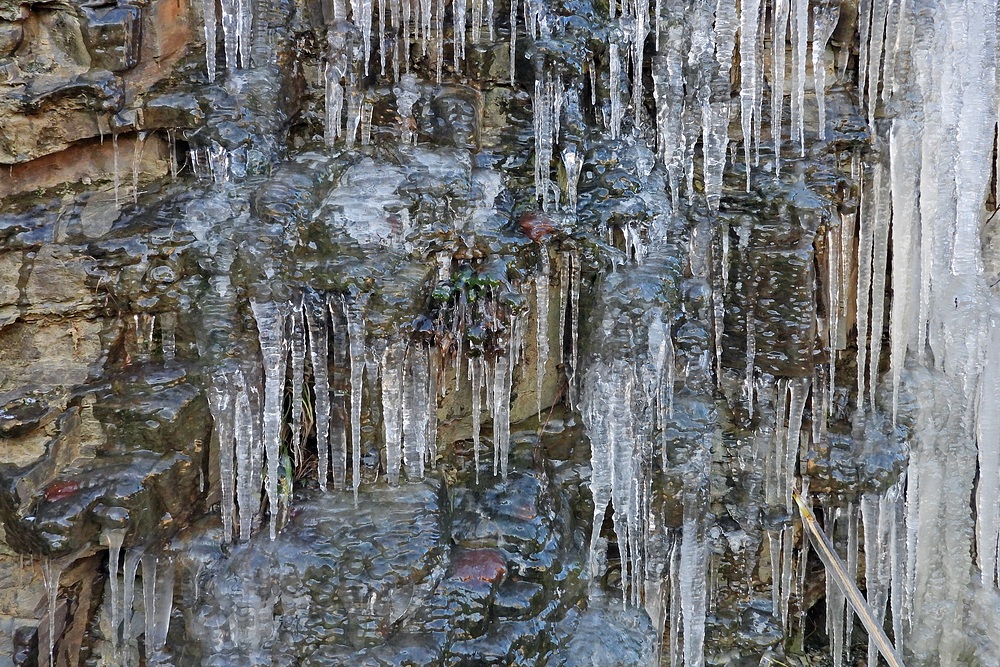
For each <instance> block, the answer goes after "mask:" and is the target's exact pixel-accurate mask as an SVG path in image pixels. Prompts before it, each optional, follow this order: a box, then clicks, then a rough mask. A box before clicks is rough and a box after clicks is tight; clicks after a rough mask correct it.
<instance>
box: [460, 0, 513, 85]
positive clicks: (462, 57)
mask: <svg viewBox="0 0 1000 667" xmlns="http://www.w3.org/2000/svg"><path fill="white" fill-rule="evenodd" d="M465 8H466V0H454V1H453V2H452V7H451V11H452V14H453V18H454V20H455V31H454V41H455V46H454V50H455V70H456V71H459V70H460V67H461V62H462V61H463V60H465ZM511 11H512V12H516V11H517V1H516V0H515V1H514V2H512V3H511ZM513 26H514V24H513V23H511V34H512V35H513V33H514V27H513ZM511 41H513V37H512V40H511ZM511 62H513V60H512V61H511Z"/></svg>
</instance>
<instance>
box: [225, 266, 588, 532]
mask: <svg viewBox="0 0 1000 667" xmlns="http://www.w3.org/2000/svg"><path fill="white" fill-rule="evenodd" d="M541 257H542V259H541V262H542V270H541V272H540V273H539V275H538V277H537V279H536V280H535V281H534V290H533V291H534V292H535V304H536V308H535V312H536V313H537V314H538V315H537V317H536V327H535V333H536V347H537V350H538V354H537V363H538V369H537V372H538V374H539V377H540V378H541V377H543V376H544V373H545V372H546V368H547V367H548V365H549V363H550V353H549V348H550V340H551V337H552V333H553V332H552V331H551V330H550V327H549V312H550V305H549V302H550V295H549V282H550V280H551V278H552V269H551V268H550V263H551V259H550V257H549V250H548V249H547V248H544V247H543V250H542V252H541ZM557 258H558V264H557V267H558V269H557V270H558V274H557V277H558V281H559V285H560V291H559V293H558V296H559V301H558V307H559V309H560V311H559V324H558V327H559V329H558V331H559V332H560V334H561V332H563V331H565V330H566V324H567V317H569V318H571V321H570V324H571V331H572V332H573V335H572V337H571V345H570V349H571V354H572V355H573V359H565V360H564V359H563V358H562V351H563V345H562V342H561V335H560V336H559V338H558V340H559V344H558V345H557V346H556V349H557V359H556V361H557V363H559V364H563V365H564V366H565V367H566V368H567V372H568V373H570V374H571V383H572V369H575V368H576V365H577V363H576V360H575V359H576V354H577V338H576V334H575V332H576V331H577V329H578V326H579V314H578V308H579V289H580V275H579V272H580V262H579V259H578V258H577V257H576V256H575V253H572V252H563V253H559V254H558V255H557ZM449 265H450V263H449ZM449 270H450V269H449ZM251 307H252V310H253V314H254V318H255V320H256V323H257V329H258V334H259V343H260V352H261V362H262V366H261V367H262V368H263V383H261V382H260V381H259V379H256V380H255V378H259V374H258V373H256V372H254V370H253V369H241V368H240V367H238V366H233V365H226V366H224V367H222V368H220V369H219V370H217V371H216V373H215V374H214V375H213V377H212V383H211V387H210V388H209V406H210V409H211V412H212V416H213V419H214V422H215V437H216V439H217V441H218V448H219V450H218V451H219V472H220V480H221V493H222V521H223V536H224V538H225V539H226V540H227V541H231V540H232V539H233V536H234V535H237V534H238V535H239V536H240V538H241V539H249V537H250V535H251V531H252V528H253V523H254V517H255V516H256V515H257V514H258V512H259V511H260V505H261V489H262V488H263V489H264V495H265V496H266V498H267V500H268V506H269V508H270V534H271V537H272V539H273V538H274V537H275V535H276V533H277V528H278V525H277V523H278V516H279V509H280V508H281V506H282V502H283V500H282V499H281V498H279V496H281V495H282V494H284V497H285V498H287V495H288V494H290V492H291V488H290V484H291V480H290V479H288V476H289V475H290V474H291V472H290V470H291V467H292V466H293V465H294V466H297V465H298V464H299V462H300V458H301V457H302V452H303V448H304V443H305V440H306V438H307V437H308V436H309V435H310V433H307V432H306V431H305V428H306V427H307V426H311V428H312V431H311V434H312V435H313V437H314V438H315V442H316V452H317V457H318V463H317V475H318V482H319V486H320V488H321V489H322V490H324V491H326V490H327V487H328V485H332V487H333V489H335V490H343V489H348V488H349V489H351V490H352V491H353V493H354V494H355V497H357V493H358V489H359V486H360V483H361V460H362V436H361V407H362V406H361V396H362V393H363V391H364V386H365V379H366V375H367V380H368V383H369V386H373V387H377V389H378V397H377V400H378V401H379V404H380V408H381V409H380V413H381V415H382V423H383V441H384V447H385V450H384V455H385V456H384V460H385V473H386V476H387V478H388V481H389V483H390V484H397V483H398V482H399V480H400V474H401V472H403V471H405V474H406V477H407V478H408V479H410V480H415V479H421V478H423V476H424V473H425V470H426V468H427V467H428V466H433V465H434V461H435V457H436V443H437V406H438V399H439V397H444V396H446V395H447V393H448V391H449V385H450V384H451V383H450V382H446V381H443V378H444V377H445V371H446V370H447V369H446V367H447V366H448V365H449V364H451V365H453V373H454V385H453V387H454V390H455V391H458V390H459V388H460V387H461V385H462V381H463V379H467V380H468V383H469V388H470V389H471V394H472V421H473V429H472V435H473V440H474V455H475V463H476V474H477V475H478V473H479V460H480V449H481V447H480V444H481V443H480V440H481V436H480V431H481V424H482V423H483V421H484V417H486V418H488V419H489V420H490V421H491V422H492V429H493V432H492V444H493V471H494V474H502V475H503V476H505V477H506V475H507V471H508V465H507V461H508V455H509V449H510V401H511V391H512V386H513V383H514V376H515V371H516V369H517V366H518V363H519V362H520V360H521V359H522V358H523V347H524V334H525V332H524V328H525V327H524V322H523V321H522V319H521V318H517V317H515V318H514V320H513V321H512V322H511V324H510V329H509V330H510V333H509V335H507V337H506V339H505V341H504V344H503V350H502V351H501V352H500V353H499V354H496V355H493V356H491V357H489V358H487V357H484V356H471V355H464V354H463V353H462V350H461V348H459V349H458V351H457V353H455V354H454V356H453V357H452V358H451V359H450V360H449V359H448V358H446V357H444V356H442V355H441V353H440V352H439V351H438V350H437V349H436V348H434V347H433V346H430V345H427V344H425V343H423V342H419V341H417V340H415V339H411V337H409V336H403V335H400V336H398V337H393V338H390V339H388V340H385V339H373V340H368V339H367V337H366V331H365V330H366V325H365V315H364V306H363V300H361V299H356V300H349V299H347V298H345V297H343V296H341V295H334V294H331V295H323V294H320V293H318V292H316V291H314V290H312V289H309V288H306V289H304V290H303V291H302V293H301V294H300V295H298V296H297V297H295V298H294V299H293V300H292V301H291V302H285V303H277V302H273V301H256V300H252V301H251ZM459 335H464V332H459ZM307 364H308V368H309V370H310V371H311V372H310V373H309V375H310V376H311V378H312V385H311V387H306V386H305V385H306V377H307V373H306V370H307ZM331 367H332V368H333V369H334V372H335V374H339V375H340V377H339V378H333V377H331V373H330V368H331ZM261 385H262V386H261ZM342 385H344V386H346V387H347V391H346V392H345V391H344V390H343V389H341V386H342ZM289 388H290V389H289ZM537 390H538V392H539V404H538V410H539V413H540V412H541V408H542V405H541V398H540V397H541V391H542V385H541V379H540V380H539V383H538V387H537ZM289 391H291V396H290V397H289V398H290V400H286V393H287V392H289ZM304 395H309V396H312V397H313V402H312V405H311V410H310V415H309V416H310V419H309V420H308V423H307V421H306V420H304V418H303V405H304V404H303V400H304V399H303V396H304ZM286 403H287V404H289V405H290V406H291V415H290V421H289V423H288V424H287V428H286V424H285V416H284V413H283V410H284V405H286ZM286 430H287V431H288V432H286ZM282 443H288V445H287V447H284V448H283V446H282ZM348 468H350V470H348ZM282 471H284V472H282ZM348 473H350V474H348ZM283 474H284V475H285V479H284V481H283V480H282V475H283ZM282 484H285V486H284V488H283V487H282Z"/></svg>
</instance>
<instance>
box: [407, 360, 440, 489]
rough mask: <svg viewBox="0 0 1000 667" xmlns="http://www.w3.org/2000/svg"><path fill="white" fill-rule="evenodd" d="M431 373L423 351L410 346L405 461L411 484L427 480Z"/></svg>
mask: <svg viewBox="0 0 1000 667" xmlns="http://www.w3.org/2000/svg"><path fill="white" fill-rule="evenodd" d="M429 373H430V369H429V366H428V360H427V353H426V351H425V350H424V347H423V346H422V345H416V346H411V347H410V348H409V350H408V351H407V352H406V375H405V377H404V380H403V393H402V401H403V404H402V422H403V460H404V463H405V464H406V476H407V477H408V478H409V479H410V480H418V479H422V478H423V476H424V459H425V457H426V452H427V427H426V424H427V421H428V419H429V418H430V412H431V411H432V409H433V408H432V404H431V403H430V401H429V396H428V392H427V384H428V381H429V377H428V375H429Z"/></svg>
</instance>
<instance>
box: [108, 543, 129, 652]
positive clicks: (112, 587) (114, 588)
mask: <svg viewBox="0 0 1000 667" xmlns="http://www.w3.org/2000/svg"><path fill="white" fill-rule="evenodd" d="M103 541H104V542H107V545H108V592H109V593H110V594H111V605H110V606H111V650H112V652H113V653H117V652H118V626H119V625H120V624H121V620H122V616H123V615H124V609H123V605H122V604H121V596H120V595H119V592H120V586H121V579H119V576H118V573H119V572H120V571H121V555H122V544H123V543H124V542H125V529H124V528H105V529H104V533H103Z"/></svg>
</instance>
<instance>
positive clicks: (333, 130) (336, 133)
mask: <svg viewBox="0 0 1000 667" xmlns="http://www.w3.org/2000/svg"><path fill="white" fill-rule="evenodd" d="M331 57H332V56H331ZM342 76H343V72H341V70H340V69H339V68H338V67H337V65H335V64H334V63H333V62H327V64H326V125H325V137H326V145H327V146H332V145H333V144H334V143H335V142H336V141H337V138H338V137H340V134H341V114H342V113H343V110H344V87H343V86H342V85H341V83H340V79H341V77H342Z"/></svg>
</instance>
